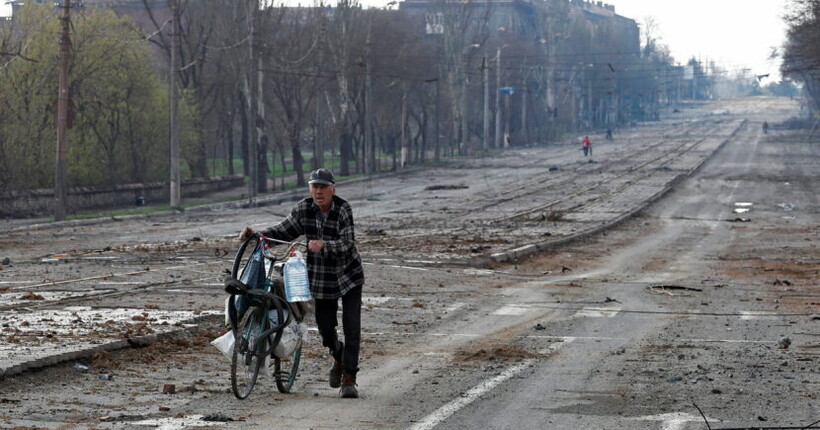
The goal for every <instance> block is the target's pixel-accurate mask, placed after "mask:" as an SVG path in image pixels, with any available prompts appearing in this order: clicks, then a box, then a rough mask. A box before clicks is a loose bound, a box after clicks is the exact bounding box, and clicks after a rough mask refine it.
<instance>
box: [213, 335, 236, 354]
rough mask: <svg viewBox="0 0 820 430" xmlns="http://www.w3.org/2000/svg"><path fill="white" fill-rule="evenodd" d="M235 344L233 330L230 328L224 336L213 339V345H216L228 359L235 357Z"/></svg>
mask: <svg viewBox="0 0 820 430" xmlns="http://www.w3.org/2000/svg"><path fill="white" fill-rule="evenodd" d="M233 344H234V338H233V330H228V331H227V332H226V333H225V334H223V335H222V336H219V337H218V338H216V339H214V340H212V341H211V345H213V346H215V347H216V349H218V350H219V351H220V352H221V353H222V355H224V356H225V357H227V358H228V360H231V359H233Z"/></svg>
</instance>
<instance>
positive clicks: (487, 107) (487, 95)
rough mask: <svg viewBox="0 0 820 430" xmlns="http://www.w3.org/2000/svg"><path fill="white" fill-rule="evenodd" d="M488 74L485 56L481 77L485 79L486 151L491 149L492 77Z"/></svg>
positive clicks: (482, 62) (482, 61)
mask: <svg viewBox="0 0 820 430" xmlns="http://www.w3.org/2000/svg"><path fill="white" fill-rule="evenodd" d="M487 74H488V73H487V57H484V58H482V60H481V79H482V80H483V81H484V133H483V135H484V152H487V151H488V150H489V149H490V142H489V140H488V139H489V135H490V79H489V76H487Z"/></svg>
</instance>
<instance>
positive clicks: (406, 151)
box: [401, 82, 410, 168]
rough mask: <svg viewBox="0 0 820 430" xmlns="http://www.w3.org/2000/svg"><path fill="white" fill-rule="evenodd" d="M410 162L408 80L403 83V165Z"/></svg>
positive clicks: (405, 165) (403, 166)
mask: <svg viewBox="0 0 820 430" xmlns="http://www.w3.org/2000/svg"><path fill="white" fill-rule="evenodd" d="M409 163H410V139H409V138H408V136H407V82H402V84H401V167H402V168H405V167H407V165H408V164H409Z"/></svg>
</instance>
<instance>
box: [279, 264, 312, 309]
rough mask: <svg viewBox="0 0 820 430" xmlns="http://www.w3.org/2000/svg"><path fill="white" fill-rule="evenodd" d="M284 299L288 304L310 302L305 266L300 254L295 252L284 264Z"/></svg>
mask: <svg viewBox="0 0 820 430" xmlns="http://www.w3.org/2000/svg"><path fill="white" fill-rule="evenodd" d="M283 272H284V278H285V299H286V300H287V301H289V302H308V301H310V287H309V286H308V273H307V265H306V264H305V260H304V258H302V253H301V252H299V251H295V252H293V253H291V254H290V258H288V261H286V262H285V269H284V271H283Z"/></svg>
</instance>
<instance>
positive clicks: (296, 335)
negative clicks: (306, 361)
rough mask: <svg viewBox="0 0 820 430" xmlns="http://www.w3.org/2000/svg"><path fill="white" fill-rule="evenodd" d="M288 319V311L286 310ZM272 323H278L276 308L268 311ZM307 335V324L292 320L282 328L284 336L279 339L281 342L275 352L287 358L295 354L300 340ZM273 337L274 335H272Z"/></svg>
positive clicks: (280, 356)
mask: <svg viewBox="0 0 820 430" xmlns="http://www.w3.org/2000/svg"><path fill="white" fill-rule="evenodd" d="M284 316H285V318H286V319H287V311H285V312H284ZM268 318H270V320H271V323H272V324H277V318H276V310H272V311H270V312H268ZM306 336H307V325H306V324H302V323H300V322H297V321H296V320H292V321H291V322H290V324H288V325H287V326H285V328H283V329H282V338H281V339H279V344H278V345H276V347H275V348H274V349H273V353H274V354H275V355H276V356H277V357H279V358H286V357H289V356H290V355H291V354H293V351H295V350H296V347H298V346H299V342H301V341H303V340H304V339H305V337H306ZM271 339H273V336H271Z"/></svg>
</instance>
